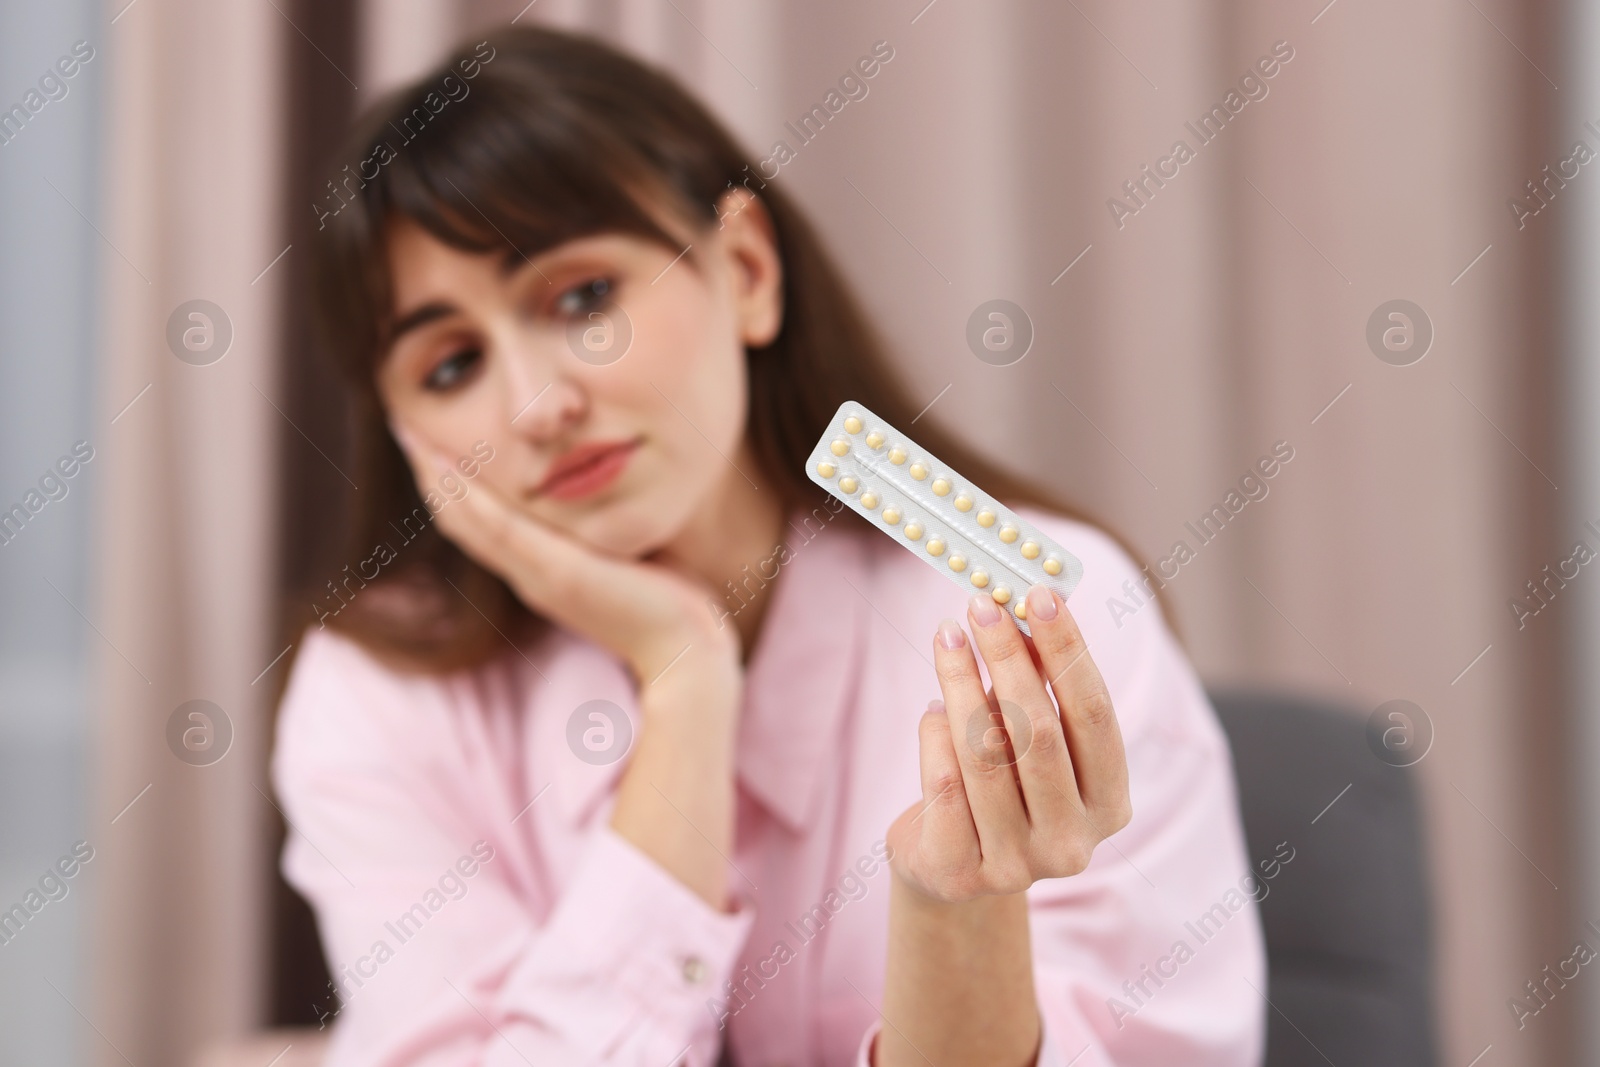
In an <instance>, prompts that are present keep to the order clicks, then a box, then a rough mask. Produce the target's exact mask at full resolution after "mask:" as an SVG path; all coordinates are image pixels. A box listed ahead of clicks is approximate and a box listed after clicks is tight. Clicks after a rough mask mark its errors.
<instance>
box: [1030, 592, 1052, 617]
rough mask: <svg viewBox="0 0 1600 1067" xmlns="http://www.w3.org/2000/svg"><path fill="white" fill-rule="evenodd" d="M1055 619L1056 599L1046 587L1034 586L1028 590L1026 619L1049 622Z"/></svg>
mask: <svg viewBox="0 0 1600 1067" xmlns="http://www.w3.org/2000/svg"><path fill="white" fill-rule="evenodd" d="M1055 617H1056V597H1055V594H1054V593H1052V592H1051V591H1050V587H1049V586H1047V585H1042V584H1041V585H1035V586H1034V587H1033V588H1032V589H1029V590H1028V618H1030V619H1039V620H1040V621H1042V622H1049V621H1050V620H1051V619H1053V618H1055Z"/></svg>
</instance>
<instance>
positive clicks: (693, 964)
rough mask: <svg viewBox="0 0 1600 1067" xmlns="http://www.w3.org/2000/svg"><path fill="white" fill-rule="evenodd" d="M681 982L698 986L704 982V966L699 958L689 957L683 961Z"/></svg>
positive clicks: (703, 962)
mask: <svg viewBox="0 0 1600 1067" xmlns="http://www.w3.org/2000/svg"><path fill="white" fill-rule="evenodd" d="M683 980H684V981H685V982H688V983H689V984H690V985H699V984H700V983H701V982H704V981H705V980H706V964H705V961H704V960H702V959H701V958H700V957H699V956H689V957H688V958H686V959H685V960H684V961H683Z"/></svg>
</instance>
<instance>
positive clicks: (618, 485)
mask: <svg viewBox="0 0 1600 1067" xmlns="http://www.w3.org/2000/svg"><path fill="white" fill-rule="evenodd" d="M719 214H720V215H722V217H723V221H722V225H720V226H717V225H712V226H709V227H706V228H704V229H703V230H701V231H700V232H698V233H695V232H691V231H690V230H689V229H688V228H687V227H685V226H684V225H683V224H682V223H676V222H674V221H673V220H669V219H667V218H662V222H663V223H664V224H666V226H667V228H668V229H669V231H670V232H672V233H674V234H681V235H682V237H683V240H684V245H690V244H692V246H693V250H692V252H691V253H690V254H689V255H683V256H680V255H679V251H681V247H682V246H680V249H678V250H673V249H667V248H663V247H662V246H661V245H658V244H654V243H652V242H649V241H646V240H644V239H642V238H638V237H634V236H632V235H623V234H602V235H597V236H592V237H585V238H579V239H576V240H572V241H569V242H567V243H565V244H562V245H560V246H557V247H556V248H553V249H550V250H549V251H547V252H544V253H541V254H540V255H538V256H535V257H533V258H532V259H531V260H529V259H525V258H523V257H522V256H520V255H518V254H517V253H515V252H513V253H510V255H509V256H506V255H504V254H501V253H493V254H473V253H467V252H462V251H460V250H458V249H454V248H451V247H450V246H448V245H446V244H444V243H442V242H441V241H439V240H438V239H437V238H435V237H433V236H432V235H431V234H429V233H428V232H427V231H425V230H424V229H422V228H421V227H420V226H418V225H417V224H416V223H414V222H411V221H410V220H405V219H402V220H400V221H397V222H396V223H395V224H394V225H393V227H392V229H391V232H390V242H389V264H390V271H391V277H392V279H393V292H394V300H395V305H394V308H393V312H394V316H395V319H394V321H395V322H396V324H397V328H396V333H395V336H394V340H393V343H392V345H391V347H390V349H389V351H388V352H387V354H386V355H385V357H384V358H383V360H382V362H381V364H380V367H379V370H378V376H377V380H378V391H379V395H380V396H381V398H382V400H383V403H384V407H385V408H386V410H387V412H388V415H389V419H390V421H391V423H398V424H400V425H402V426H404V427H405V429H406V432H407V433H409V434H411V435H412V436H414V437H417V438H420V439H421V440H422V441H425V442H427V443H428V444H431V445H432V446H433V448H434V449H435V450H436V451H438V452H440V453H441V454H442V455H443V456H444V457H445V458H446V459H448V460H452V461H453V460H456V459H458V458H461V457H466V456H470V455H472V453H473V445H474V444H475V443H476V442H478V441H487V442H488V443H489V444H491V445H493V446H494V457H493V459H492V460H490V461H489V462H488V463H485V464H483V465H482V467H481V469H480V473H479V474H478V475H477V479H476V480H477V481H479V482H480V483H481V482H487V483H489V484H490V485H491V486H492V487H493V488H494V489H495V490H497V491H498V492H499V493H500V494H502V496H504V498H505V499H506V500H508V501H510V502H512V503H513V504H514V505H515V506H518V507H520V508H522V509H523V510H524V511H525V512H526V513H528V514H530V515H532V516H533V517H535V518H537V519H540V520H542V521H544V522H546V523H548V524H550V525H551V526H554V527H556V528H558V529H561V530H563V531H566V532H567V533H570V534H572V535H575V536H577V537H579V538H581V539H583V540H585V541H587V542H589V543H590V544H593V545H595V546H596V547H599V548H602V549H604V550H607V551H610V552H613V553H616V554H619V555H626V556H632V557H637V556H640V555H643V554H645V553H648V552H650V551H653V550H655V549H656V548H659V547H661V546H663V545H665V544H666V543H667V542H669V541H670V540H671V539H672V538H673V536H674V535H675V534H676V533H678V532H679V531H680V530H682V529H683V528H684V527H685V526H686V524H687V523H688V522H689V520H690V519H691V518H692V517H693V516H694V514H695V512H696V509H698V508H708V507H712V508H714V507H716V505H717V504H718V502H719V497H720V496H721V495H722V494H724V493H725V492H727V489H728V486H729V479H730V478H732V479H740V480H741V482H742V481H743V478H744V475H743V474H741V473H740V471H739V470H738V469H736V468H735V467H734V466H733V464H734V463H738V464H739V467H741V468H744V469H745V470H748V469H749V468H748V466H747V464H748V462H749V460H748V457H747V456H746V457H745V458H744V459H743V460H742V461H741V455H742V454H743V445H744V429H745V416H746V411H747V397H746V376H745V364H744V348H745V346H746V345H751V346H757V347H759V346H762V345H765V344H767V343H769V342H770V341H771V340H772V339H773V337H775V336H776V335H777V332H778V328H779V326H780V324H781V307H782V300H781V278H780V268H779V261H778V256H777V250H776V246H775V242H774V240H773V236H772V230H771V225H770V219H769V217H768V216H767V214H766V211H765V209H764V208H762V207H761V205H760V203H759V201H756V200H755V199H754V197H752V196H751V195H750V194H749V193H748V192H745V191H743V190H734V191H732V192H729V193H728V194H726V195H725V197H724V200H723V202H722V203H721V204H719ZM691 257H692V258H691Z"/></svg>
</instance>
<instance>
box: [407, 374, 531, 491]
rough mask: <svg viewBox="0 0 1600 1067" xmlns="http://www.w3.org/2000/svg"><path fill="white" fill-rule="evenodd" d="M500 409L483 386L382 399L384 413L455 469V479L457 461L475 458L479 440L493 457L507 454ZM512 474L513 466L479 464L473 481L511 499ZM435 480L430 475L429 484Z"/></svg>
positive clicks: (436, 478)
mask: <svg viewBox="0 0 1600 1067" xmlns="http://www.w3.org/2000/svg"><path fill="white" fill-rule="evenodd" d="M502 406H503V405H502V404H501V403H500V401H499V399H498V396H497V394H496V392H495V390H494V389H491V388H487V387H484V386H483V385H478V386H475V387H474V388H471V389H468V390H466V391H464V392H462V393H458V394H454V395H452V396H450V397H448V398H446V399H438V398H435V397H432V396H424V395H419V394H416V393H411V394H409V395H403V396H400V397H398V398H391V397H390V396H385V398H384V410H385V412H386V413H387V414H388V416H389V418H390V419H391V420H392V421H396V422H399V423H401V424H403V425H405V426H407V427H409V428H410V429H411V430H412V432H413V433H415V434H417V435H418V436H420V437H421V438H422V439H423V440H425V441H428V442H430V443H431V444H432V445H433V447H434V450H435V451H437V452H439V453H440V454H442V455H443V457H444V458H445V459H446V460H447V461H448V462H449V463H450V464H451V465H452V466H453V467H455V469H456V470H457V472H458V477H459V471H460V468H459V465H458V464H459V462H460V461H461V460H462V459H471V458H474V457H473V451H472V447H473V445H475V444H477V443H478V442H479V441H487V442H488V443H489V444H490V445H492V446H493V447H494V454H495V456H496V457H499V456H504V455H507V454H509V453H508V452H507V450H506V446H507V444H508V442H506V441H505V440H503V439H502V438H501V437H500V426H501V423H502V422H503V421H504V417H503V413H502V410H501V409H502ZM515 474H516V472H515V470H514V469H513V465H512V464H509V463H494V462H490V463H487V464H480V465H479V470H478V474H477V476H476V477H475V478H473V479H472V480H473V481H476V482H487V483H488V484H490V485H493V486H495V487H496V488H499V489H504V490H506V492H507V493H508V494H509V495H511V496H513V497H514V496H515V495H516V494H515V488H514V485H513V484H512V483H513V482H514V479H515ZM438 480H439V479H438V476H437V475H435V476H432V477H430V478H429V480H428V485H429V486H432V485H435V484H437V483H438Z"/></svg>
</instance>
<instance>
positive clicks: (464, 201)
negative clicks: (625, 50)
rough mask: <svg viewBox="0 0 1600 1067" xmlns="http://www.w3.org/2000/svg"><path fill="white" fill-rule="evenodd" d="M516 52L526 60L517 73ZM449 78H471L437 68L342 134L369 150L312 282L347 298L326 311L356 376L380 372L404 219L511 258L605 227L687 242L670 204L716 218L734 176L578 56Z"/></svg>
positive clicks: (347, 184)
mask: <svg viewBox="0 0 1600 1067" xmlns="http://www.w3.org/2000/svg"><path fill="white" fill-rule="evenodd" d="M565 58H566V59H567V60H568V62H570V63H572V64H573V65H575V66H576V65H580V64H581V58H576V57H572V56H567V57H565ZM519 59H521V60H522V67H523V68H524V69H519V70H517V71H515V72H514V73H515V75H516V76H515V77H512V76H509V75H511V74H512V73H513V72H512V71H509V70H507V68H509V67H513V66H517V65H518V63H519ZM546 66H547V67H548V64H546ZM446 69H449V68H446ZM590 69H591V70H593V68H590ZM496 75H499V76H498V77H497V76H496ZM557 77H559V78H560V81H561V82H562V84H560V85H559V86H558V85H556V84H554V81H555V78H557ZM443 81H445V82H451V81H455V82H456V83H457V85H458V89H457V92H460V89H459V87H465V89H466V91H465V92H464V93H461V95H460V96H459V98H457V97H454V96H447V95H446V94H444V93H441V92H440V91H439V88H438V86H437V85H435V84H431V83H428V82H422V83H418V84H417V85H414V86H411V87H408V88H406V89H404V90H401V91H400V92H398V93H397V94H395V95H394V96H393V97H391V98H390V99H389V100H387V101H385V102H384V103H383V104H381V105H379V106H378V107H377V108H376V109H375V111H374V112H373V113H371V114H370V115H369V116H368V117H367V119H366V121H364V122H363V123H362V124H361V125H360V126H359V128H358V129H357V130H356V131H355V135H354V136H352V137H351V139H350V140H349V141H348V142H346V144H347V147H346V151H345V153H344V158H347V159H353V160H357V161H359V162H357V163H355V164H347V165H346V166H345V167H344V171H343V172H342V173H343V175H344V176H345V180H344V183H343V188H344V189H346V190H349V191H350V192H351V193H352V194H353V195H352V197H351V199H349V200H345V199H344V198H342V197H341V198H339V200H338V201H337V203H338V204H339V207H338V210H337V212H336V213H335V214H334V217H332V218H328V219H326V220H325V227H326V228H325V230H324V231H323V232H322V233H321V234H320V237H319V239H322V240H327V241H329V243H330V245H331V247H329V248H326V249H324V251H325V252H326V253H327V255H325V256H319V257H317V259H318V260H319V261H320V262H321V263H322V264H323V266H324V270H323V271H322V272H320V273H321V276H320V277H317V278H316V283H315V285H316V288H315V296H316V302H317V304H318V305H319V312H320V308H323V307H325V308H329V309H330V312H331V309H332V308H333V307H335V306H336V307H337V308H338V312H337V313H336V314H332V313H330V314H326V315H323V314H320V313H319V319H320V320H321V325H322V327H323V328H324V329H325V330H326V331H327V336H328V337H329V339H330V340H331V341H333V342H334V347H335V348H336V349H337V350H339V353H340V356H341V357H342V359H341V362H343V363H344V364H345V365H346V367H347V368H348V369H349V370H350V371H351V372H352V373H353V374H354V375H355V376H356V377H357V378H358V379H365V380H367V381H370V380H371V375H372V373H373V371H374V370H375V369H376V367H377V364H378V362H379V357H380V355H381V353H382V351H383V350H384V347H385V344H386V338H387V335H388V333H389V331H390V329H391V328H392V326H393V317H394V307H393V299H392V289H391V279H390V277H389V260H388V234H389V231H390V229H391V226H392V224H393V223H394V222H395V221H396V220H397V219H401V218H404V219H409V220H411V221H413V222H415V223H416V224H417V225H419V226H421V227H422V229H423V230H425V231H426V232H427V233H429V234H430V235H432V236H433V237H435V238H437V239H438V240H439V241H441V242H443V243H444V244H446V245H448V246H450V247H452V248H456V249H459V250H461V251H464V252H469V253H474V254H487V253H495V252H499V253H502V254H504V255H505V256H506V257H508V258H509V259H510V260H512V261H517V260H531V259H532V258H533V257H535V256H537V255H539V254H540V253H542V252H546V251H548V250H550V249H552V248H554V247H556V246H558V245H560V244H562V243H564V242H566V241H569V240H572V239H574V238H578V237H587V236H592V235H595V234H599V233H624V234H631V235H634V236H637V237H641V238H643V239H645V240H649V241H653V242H655V243H658V244H660V245H662V246H663V247H666V248H668V249H671V250H672V251H674V252H678V251H681V250H682V245H683V242H682V241H681V240H680V239H679V238H678V237H677V236H676V235H674V234H672V233H671V232H669V231H668V230H667V229H666V228H665V227H664V226H663V225H662V223H661V221H660V219H661V215H662V212H663V210H665V211H666V212H668V213H670V214H671V215H673V216H676V217H679V218H683V219H684V220H685V221H688V222H691V223H709V222H714V221H715V220H716V218H717V211H716V197H717V196H718V195H719V194H720V193H721V192H722V191H723V189H724V187H725V186H726V185H727V184H728V183H729V181H730V176H729V173H728V170H729V168H728V166H727V165H726V162H724V163H723V165H715V164H713V165H712V166H705V165H704V163H703V162H702V165H701V167H700V168H699V169H698V171H697V169H696V168H695V167H693V166H690V165H688V164H686V163H683V162H682V160H684V159H685V158H686V157H685V156H684V155H678V154H677V153H671V152H665V153H664V152H662V150H661V148H660V147H659V142H660V131H659V129H658V130H656V131H651V130H650V126H651V125H653V124H655V123H661V124H666V123H664V122H663V121H662V120H663V119H664V118H665V116H651V115H649V114H644V113H641V112H640V111H639V109H638V105H637V100H636V99H635V101H634V103H633V107H632V109H631V111H629V110H619V109H618V108H617V107H616V105H617V104H618V103H619V101H617V100H612V99H608V87H607V86H606V85H605V84H604V79H603V78H593V79H592V80H590V81H588V82H587V84H586V83H585V80H582V79H580V80H579V82H578V84H576V85H574V84H573V77H572V71H571V70H570V69H569V70H567V71H564V72H563V71H551V70H548V69H543V70H542V69H541V68H540V67H539V66H531V65H529V64H528V63H527V61H526V59H522V57H518V56H516V55H514V54H508V53H507V51H505V50H502V51H501V53H500V57H499V69H498V70H497V69H496V66H495V64H485V65H484V67H483V69H482V71H481V74H480V76H479V77H478V78H476V79H475V80H474V81H460V80H459V79H456V78H455V77H454V76H453V75H449V76H446V78H445V79H443ZM547 81H548V82H550V84H543V83H545V82H547ZM597 115H605V116H607V121H606V122H597V121H595V119H596V117H597ZM652 132H653V134H654V136H653V137H652ZM673 156H677V159H676V160H675V159H673V158H672V157H673ZM374 169H375V170H376V173H375V174H374V173H373V171H374ZM330 184H331V183H330ZM352 186H354V188H352ZM330 199H331V198H330ZM352 312H354V314H352Z"/></svg>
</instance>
